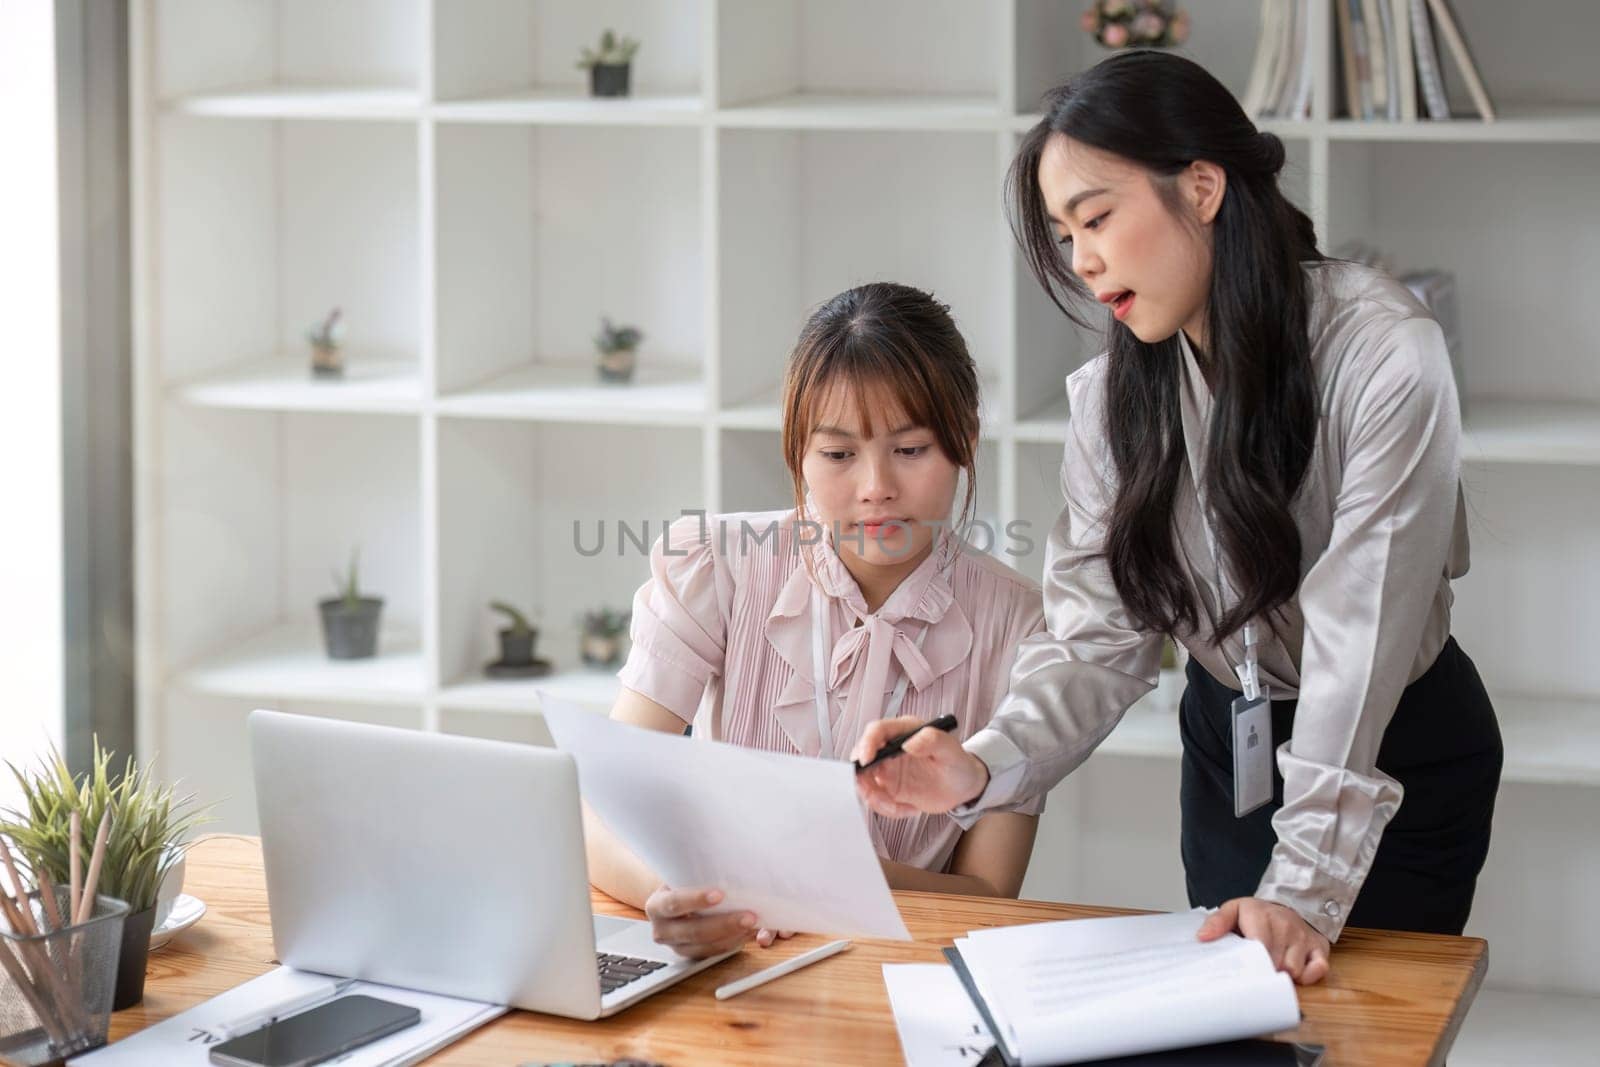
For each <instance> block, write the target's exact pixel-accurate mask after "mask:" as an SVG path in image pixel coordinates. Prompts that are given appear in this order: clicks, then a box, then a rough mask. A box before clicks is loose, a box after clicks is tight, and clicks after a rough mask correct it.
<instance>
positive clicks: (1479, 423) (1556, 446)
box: [1462, 399, 1600, 466]
mask: <svg viewBox="0 0 1600 1067" xmlns="http://www.w3.org/2000/svg"><path fill="white" fill-rule="evenodd" d="M1462 442H1463V444H1464V446H1465V447H1464V449H1463V458H1464V459H1465V460H1467V461H1469V462H1478V463H1534V464H1556V465H1571V466H1600V404H1563V403H1557V402H1539V401H1517V400H1479V399H1469V400H1468V407H1467V414H1466V418H1465V419H1464V420H1463V425H1462Z"/></svg>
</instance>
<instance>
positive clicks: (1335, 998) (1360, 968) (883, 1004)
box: [111, 835, 1488, 1067]
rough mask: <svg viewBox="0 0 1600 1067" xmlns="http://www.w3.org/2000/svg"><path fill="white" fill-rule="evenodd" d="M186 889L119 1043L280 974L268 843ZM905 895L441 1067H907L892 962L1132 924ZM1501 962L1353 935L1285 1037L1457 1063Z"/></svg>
mask: <svg viewBox="0 0 1600 1067" xmlns="http://www.w3.org/2000/svg"><path fill="white" fill-rule="evenodd" d="M184 888H185V891H186V892H189V893H192V894H193V895H195V896H197V897H199V898H200V899H201V900H203V901H205V903H206V906H207V908H208V909H209V910H208V911H207V913H206V916H205V918H204V919H202V920H201V921H200V922H199V924H198V925H196V926H194V927H193V928H191V929H190V930H188V931H186V932H184V933H183V934H180V935H179V936H178V937H177V938H176V939H174V940H173V942H172V943H171V944H170V945H168V946H167V947H166V948H164V949H162V950H161V951H159V952H155V953H152V954H151V956H150V970H149V977H148V979H147V982H146V985H145V998H144V1003H142V1004H141V1005H139V1006H138V1007H135V1008H130V1009H129V1010H127V1011H124V1012H119V1013H117V1014H115V1015H113V1016H112V1017H111V1038H112V1040H116V1039H117V1038H119V1037H125V1036H127V1035H128V1034H131V1033H133V1032H135V1031H137V1030H139V1029H140V1028H142V1027H145V1026H148V1025H150V1024H151V1023H154V1022H156V1021H158V1020H161V1019H164V1018H166V1017H168V1016H170V1015H172V1014H174V1013H176V1012H179V1011H182V1010H184V1009H186V1008H189V1007H191V1006H193V1005H194V1004H195V1003H197V1002H199V1001H201V1000H204V999H205V998H207V997H210V996H213V995H215V994H217V993H220V992H222V991H223V990H225V989H229V988H231V987H233V986H235V985H238V984H239V983H240V982H243V981H245V980H246V979H249V978H253V977H255V976H256V975H258V974H261V973H263V972H265V971H267V970H270V969H271V968H272V967H273V966H274V962H273V956H272V931H271V926H270V923H269V920H268V914H267V890H266V882H265V879H264V876H263V874H262V869H261V848H260V845H259V844H258V843H257V842H256V840H255V839H253V838H247V837H230V836H223V835H217V836H213V837H208V838H206V839H205V840H204V841H202V842H201V843H199V844H198V845H196V846H195V848H194V850H193V851H192V852H191V853H190V855H189V866H188V875H187V881H186V883H185V887H184ZM895 897H896V899H897V900H898V902H899V904H900V911H901V913H902V914H903V915H904V916H905V921H906V925H907V926H908V927H910V929H911V933H912V936H913V937H914V938H915V939H916V940H914V941H910V942H895V941H859V942H857V943H856V944H855V946H854V947H852V948H851V949H850V950H849V951H847V952H845V953H844V954H843V955H840V956H835V957H834V958H833V959H831V960H827V961H825V962H823V963H819V964H816V965H815V966H813V967H810V968H807V969H806V970H803V971H801V972H799V973H798V974H794V975H791V976H789V977H787V978H784V979H781V980H779V981H777V982H774V983H772V984H771V985H768V986H764V987H762V988H760V989H757V990H753V991H751V992H749V993H746V994H744V995H743V996H740V997H736V998H734V999H732V1000H729V1001H724V1002H718V1001H717V1000H715V999H714V998H713V997H712V995H711V993H712V990H714V989H715V988H716V987H717V986H719V985H722V984H723V983H725V982H729V981H732V980H733V979H734V978H736V977H740V976H742V975H745V974H750V973H752V972H754V971H757V970H760V969H761V968H763V967H765V966H768V965H770V964H772V963H775V962H777V961H778V960H780V959H783V958H784V957H786V956H790V955H794V954H797V953H799V952H803V951H805V950H806V949H808V948H811V947H812V946H814V945H816V944H818V943H819V942H820V941H821V940H822V939H820V938H816V937H797V938H795V939H794V940H793V941H790V942H782V943H780V944H779V945H777V946H775V947H773V948H770V949H765V950H761V949H756V948H753V947H752V948H750V949H748V950H746V951H745V952H744V953H743V954H742V955H740V956H736V957H734V958H733V959H732V960H729V961H727V962H725V963H722V964H719V965H718V966H716V967H713V968H711V969H710V970H708V971H706V972H704V973H701V974H698V975H695V976H694V977H693V978H690V979H689V980H687V981H685V982H683V983H681V984H679V985H677V986H674V987H673V988H671V989H669V990H666V991H664V992H662V993H658V994H656V995H655V996H653V997H651V998H650V999H648V1000H646V1001H644V1002H642V1003H640V1004H637V1005H635V1006H634V1007H632V1008H630V1009H628V1010H627V1011H625V1012H623V1013H622V1014H621V1015H618V1016H616V1017H614V1018H611V1019H605V1020H602V1021H600V1022H593V1023H585V1022H576V1021H573V1020H570V1019H559V1018H556V1017H554V1016H548V1015H536V1014H533V1013H531V1012H523V1011H517V1012H511V1013H510V1014H508V1015H506V1016H504V1017H502V1018H501V1019H499V1020H497V1021H495V1022H493V1023H490V1024H489V1025H488V1026H486V1027H484V1028H483V1029H481V1030H479V1031H477V1032H476V1033H473V1034H471V1035H469V1036H468V1037H466V1038H464V1039H462V1040H461V1041H460V1042H458V1043H456V1044H455V1045H452V1046H451V1047H450V1048H448V1049H446V1050H445V1051H444V1052H442V1053H440V1054H439V1055H437V1056H435V1057H433V1058H432V1059H431V1060H429V1061H428V1062H429V1063H430V1064H483V1065H490V1064H493V1065H495V1067H504V1065H506V1064H518V1063H522V1062H525V1061H530V1060H531V1061H535V1062H539V1061H545V1060H551V1061H555V1060H563V1059H568V1060H570V1059H578V1060H607V1059H617V1058H620V1057H624V1056H635V1057H641V1058H644V1059H651V1060H659V1061H661V1062H663V1063H665V1064H668V1065H669V1067H699V1065H703V1064H717V1063H727V1064H740V1065H748V1067H755V1065H769V1064H796V1063H800V1064H813V1063H814V1064H852V1065H856V1064H870V1065H876V1064H895V1065H898V1064H900V1063H902V1062H903V1061H902V1059H901V1056H900V1041H899V1038H898V1037H897V1036H896V1035H895V1029H894V1018H893V1016H892V1014H891V1013H890V1011H889V1000H888V994H887V993H886V992H885V990H884V986H883V976H882V973H881V971H880V970H879V968H880V965H881V964H884V963H918V962H921V963H927V962H938V961H939V960H940V959H941V957H940V956H939V951H938V950H939V948H941V947H943V946H947V945H949V944H950V943H951V940H952V939H953V938H955V937H959V936H962V935H964V934H965V933H966V932H967V931H968V930H970V929H976V928H978V927H983V926H1002V925H1007V924H1014V923H1025V922H1043V921H1047V920H1052V919H1067V918H1077V917H1083V916H1091V915H1113V914H1119V912H1117V911H1114V910H1112V909H1108V908H1085V907H1072V906H1068V905H1063V904H1044V903H1038V902H1033V901H1009V900H1007V901H997V900H989V899H983V898H978V897H948V896H939V895H936V894H931V893H896V894H895ZM595 904H596V908H597V910H602V911H606V912H610V913H612V914H618V915H634V916H637V915H638V912H635V911H633V910H632V909H630V908H628V907H626V906H624V905H621V904H618V903H616V902H615V901H612V900H610V899H609V898H607V897H605V896H602V895H600V894H596V896H595ZM1487 965H1488V946H1487V945H1486V944H1485V943H1484V942H1483V941H1481V940H1478V939H1476V938H1465V937H1436V936H1431V935H1426V934H1394V933H1368V932H1365V931H1351V932H1349V933H1347V934H1345V936H1344V938H1343V939H1342V940H1341V941H1340V943H1339V944H1338V946H1337V947H1336V948H1335V949H1334V954H1333V975H1332V977H1331V978H1329V979H1328V980H1327V981H1325V982H1323V983H1322V984H1321V985H1317V986H1313V987H1310V988H1308V989H1302V990H1301V991H1300V1007H1301V1011H1302V1012H1303V1013H1304V1015H1305V1022H1304V1023H1303V1024H1302V1025H1301V1026H1300V1028H1299V1029H1298V1030H1295V1031H1293V1032H1292V1033H1291V1034H1283V1035H1280V1036H1283V1037H1293V1038H1294V1039H1295V1040H1300V1041H1310V1042H1315V1043H1318V1044H1324V1045H1327V1046H1328V1049H1329V1058H1328V1062H1329V1064H1330V1067H1332V1065H1345V1067H1354V1065H1361V1067H1388V1065H1399V1064H1436V1063H1442V1062H1443V1061H1444V1056H1445V1053H1446V1052H1447V1051H1449V1048H1450V1043H1451V1042H1452V1041H1453V1040H1454V1039H1455V1035H1456V1031H1457V1030H1458V1029H1459V1028H1460V1026H1461V1020H1462V1018H1463V1017H1464V1016H1465V1015H1466V1012H1467V1007H1468V1005H1469V1004H1470V1003H1471V1002H1472V997H1473V995H1474V994H1475V993H1476V992H1477V990H1478V985H1479V983H1480V982H1481V981H1482V980H1483V974H1484V970H1485V969H1486V967H1487Z"/></svg>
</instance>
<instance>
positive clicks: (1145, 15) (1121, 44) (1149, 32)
mask: <svg viewBox="0 0 1600 1067" xmlns="http://www.w3.org/2000/svg"><path fill="white" fill-rule="evenodd" d="M1081 25H1082V27H1083V32H1084V33H1087V34H1089V35H1090V36H1091V37H1093V38H1094V39H1095V40H1096V41H1099V42H1100V43H1101V44H1102V45H1104V46H1105V47H1107V48H1170V47H1172V46H1173V45H1180V44H1182V43H1183V42H1185V41H1187V40H1188V39H1189V13H1188V12H1187V11H1178V10H1176V9H1174V7H1173V6H1172V4H1171V3H1168V2H1167V0H1095V3H1094V4H1092V5H1090V7H1089V9H1088V10H1087V11H1085V12H1084V13H1083V18H1082V21H1081Z"/></svg>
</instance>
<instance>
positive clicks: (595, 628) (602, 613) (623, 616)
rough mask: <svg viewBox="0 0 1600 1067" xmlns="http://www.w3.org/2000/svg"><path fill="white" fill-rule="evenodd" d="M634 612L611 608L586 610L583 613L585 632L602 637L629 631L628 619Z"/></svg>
mask: <svg viewBox="0 0 1600 1067" xmlns="http://www.w3.org/2000/svg"><path fill="white" fill-rule="evenodd" d="M632 614H633V613H632V612H630V611H614V610H612V609H611V608H599V609H597V610H595V611H586V612H584V613H583V632H584V633H587V634H596V635H599V636H602V637H616V636H617V635H618V634H623V633H626V632H627V631H628V619H629V618H630V617H631V616H632Z"/></svg>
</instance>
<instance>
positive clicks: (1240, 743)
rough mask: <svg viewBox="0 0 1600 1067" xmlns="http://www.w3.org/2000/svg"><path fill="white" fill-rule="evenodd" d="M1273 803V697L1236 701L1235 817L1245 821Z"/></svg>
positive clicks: (1264, 692) (1267, 694)
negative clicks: (1262, 807) (1256, 811)
mask: <svg viewBox="0 0 1600 1067" xmlns="http://www.w3.org/2000/svg"><path fill="white" fill-rule="evenodd" d="M1270 800H1272V694H1271V693H1270V692H1268V691H1267V688H1266V687H1265V686H1263V687H1262V688H1261V695H1260V696H1259V697H1257V698H1256V699H1254V700H1251V699H1250V698H1249V697H1245V696H1240V697H1237V698H1236V699H1235V700H1234V702H1233V815H1234V818H1243V817H1244V816H1246V815H1249V814H1250V813H1251V812H1252V811H1255V810H1256V809H1257V808H1259V807H1261V806H1262V805H1263V804H1266V803H1267V802H1269V801H1270Z"/></svg>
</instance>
